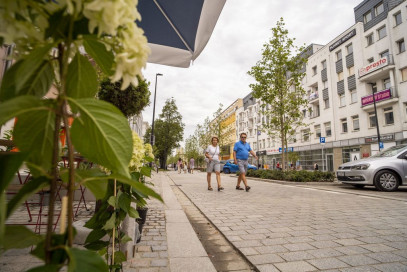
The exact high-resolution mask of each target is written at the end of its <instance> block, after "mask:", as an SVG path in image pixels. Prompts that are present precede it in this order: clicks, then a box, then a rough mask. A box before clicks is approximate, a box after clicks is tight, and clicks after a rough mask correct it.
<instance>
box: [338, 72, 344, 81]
mask: <svg viewBox="0 0 407 272" xmlns="http://www.w3.org/2000/svg"><path fill="white" fill-rule="evenodd" d="M341 80H343V72H340V73H338V81H341Z"/></svg>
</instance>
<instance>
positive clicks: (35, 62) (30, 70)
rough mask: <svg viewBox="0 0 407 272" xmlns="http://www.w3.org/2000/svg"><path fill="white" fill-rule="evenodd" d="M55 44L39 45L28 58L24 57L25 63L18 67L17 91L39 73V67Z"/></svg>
mask: <svg viewBox="0 0 407 272" xmlns="http://www.w3.org/2000/svg"><path fill="white" fill-rule="evenodd" d="M53 46H54V44H52V43H51V44H46V45H45V46H42V47H38V48H36V49H35V50H33V51H32V52H31V53H30V54H29V55H28V56H27V58H25V59H24V61H23V63H22V64H21V65H20V66H19V67H18V70H17V74H18V81H16V91H17V93H18V92H19V91H20V89H22V87H23V86H26V84H27V82H28V80H29V79H30V78H31V77H32V76H33V75H34V74H35V73H37V70H38V68H39V67H40V66H41V64H43V60H44V59H46V57H48V53H49V51H50V50H51V48H52V47H53Z"/></svg>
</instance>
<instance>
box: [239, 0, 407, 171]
mask: <svg viewBox="0 0 407 272" xmlns="http://www.w3.org/2000/svg"><path fill="white" fill-rule="evenodd" d="M370 35H371V36H370ZM405 41H407V7H406V5H405V2H404V3H403V2H402V3H401V4H399V5H398V6H396V7H394V8H393V9H391V10H389V11H388V16H387V18H386V19H385V20H382V21H380V22H379V23H377V24H376V25H374V26H373V27H370V28H369V29H368V30H367V31H364V23H362V22H358V23H356V24H355V25H353V26H352V27H350V28H349V29H347V30H345V31H344V32H343V33H341V34H340V35H338V37H337V38H335V39H334V40H332V41H331V42H330V43H328V44H327V45H325V46H318V45H313V47H314V49H316V50H314V51H313V52H314V53H313V54H312V55H311V56H310V57H309V59H308V64H307V67H306V74H307V75H306V77H305V78H304V80H303V87H304V89H305V90H306V91H307V96H308V100H309V106H310V107H311V108H312V111H304V122H305V123H307V124H308V126H307V127H304V128H300V129H298V130H297V134H296V136H295V139H294V138H293V139H291V141H290V142H289V144H288V146H289V149H291V148H293V150H294V151H298V152H299V154H300V163H301V165H302V166H303V168H304V169H312V164H313V163H314V162H317V163H318V164H319V165H321V166H325V167H323V168H324V169H328V170H331V171H333V170H334V169H336V168H337V166H338V165H339V164H341V163H343V162H345V161H349V160H353V159H359V158H362V157H367V156H370V155H372V154H374V153H376V152H378V149H379V144H378V142H377V127H376V125H375V115H374V106H373V103H372V102H373V101H372V98H373V96H372V91H374V92H376V96H375V97H376V100H377V101H376V106H377V118H378V124H379V126H378V127H379V130H380V135H381V141H382V142H383V145H384V148H387V147H389V146H392V145H396V144H397V143H405V142H407V52H406V46H405ZM258 109H259V101H256V102H255V103H254V104H253V105H250V106H248V107H243V108H241V109H239V110H238V111H237V116H238V119H237V121H236V122H237V125H238V129H237V134H240V133H241V132H246V133H247V134H248V142H249V143H250V144H251V146H252V148H253V149H254V150H256V151H260V152H259V153H258V154H259V155H260V156H262V160H263V161H262V162H261V163H262V164H268V165H271V167H270V168H272V165H273V164H275V162H276V161H279V154H280V152H279V148H280V147H281V144H280V143H279V140H278V138H275V139H273V137H270V136H269V135H265V134H264V133H261V134H260V135H257V129H260V127H261V123H262V122H264V121H262V119H263V117H262V116H260V115H259V113H258ZM320 137H325V140H326V143H325V144H324V145H321V144H320ZM257 146H258V148H257ZM322 149H324V150H322Z"/></svg>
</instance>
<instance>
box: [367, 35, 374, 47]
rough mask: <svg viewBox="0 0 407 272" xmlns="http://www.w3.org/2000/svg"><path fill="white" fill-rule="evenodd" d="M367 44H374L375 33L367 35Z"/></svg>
mask: <svg viewBox="0 0 407 272" xmlns="http://www.w3.org/2000/svg"><path fill="white" fill-rule="evenodd" d="M366 41H367V46H369V45H372V44H373V43H374V39H373V33H372V34H370V35H368V36H366Z"/></svg>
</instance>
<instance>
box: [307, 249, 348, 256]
mask: <svg viewBox="0 0 407 272" xmlns="http://www.w3.org/2000/svg"><path fill="white" fill-rule="evenodd" d="M307 252H308V253H310V254H312V255H313V256H315V257H316V258H328V257H337V256H342V255H343V253H342V252H339V251H337V250H335V249H333V248H321V249H313V250H308V251H307Z"/></svg>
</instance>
